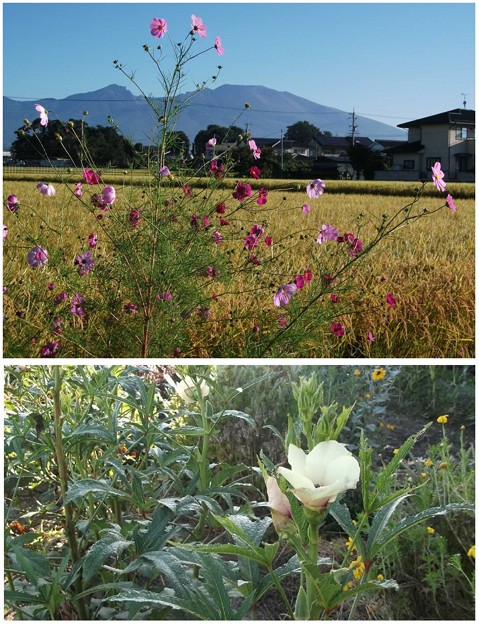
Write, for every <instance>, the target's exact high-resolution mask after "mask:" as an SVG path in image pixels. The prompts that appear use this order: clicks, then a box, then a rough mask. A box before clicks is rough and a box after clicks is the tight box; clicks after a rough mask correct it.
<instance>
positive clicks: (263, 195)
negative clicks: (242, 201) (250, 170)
mask: <svg viewBox="0 0 479 624" xmlns="http://www.w3.org/2000/svg"><path fill="white" fill-rule="evenodd" d="M267 201H268V191H267V190H266V189H264V188H260V189H259V191H258V199H257V200H256V203H257V204H258V206H264V204H266V202H267Z"/></svg>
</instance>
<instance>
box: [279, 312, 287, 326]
mask: <svg viewBox="0 0 479 624" xmlns="http://www.w3.org/2000/svg"><path fill="white" fill-rule="evenodd" d="M287 324H288V319H287V318H286V317H285V316H283V315H282V314H281V315H280V316H278V325H279V326H280V327H286V325H287Z"/></svg>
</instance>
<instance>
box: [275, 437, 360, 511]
mask: <svg viewBox="0 0 479 624" xmlns="http://www.w3.org/2000/svg"><path fill="white" fill-rule="evenodd" d="M288 462H289V465H290V466H291V469H289V468H279V469H278V472H279V474H281V475H283V477H284V478H285V479H286V480H287V481H288V482H289V483H290V484H291V485H292V486H293V490H292V492H293V494H294V495H295V496H296V498H298V499H299V500H300V501H301V502H302V503H303V504H304V505H306V506H307V507H312V508H315V509H317V508H321V507H326V505H327V504H328V503H332V502H333V501H335V500H336V496H337V495H338V494H340V493H341V492H344V491H345V490H351V489H354V488H355V487H356V484H357V482H358V480H359V463H358V460H357V459H356V458H355V457H353V455H352V454H351V453H350V452H349V451H348V449H347V448H346V447H345V446H344V444H340V443H339V442H336V440H327V441H326V442H320V443H319V444H317V445H316V446H315V447H314V448H313V450H312V451H311V452H310V453H309V455H306V453H305V452H304V451H303V450H302V449H300V448H298V447H297V446H295V445H294V444H290V445H289V449H288Z"/></svg>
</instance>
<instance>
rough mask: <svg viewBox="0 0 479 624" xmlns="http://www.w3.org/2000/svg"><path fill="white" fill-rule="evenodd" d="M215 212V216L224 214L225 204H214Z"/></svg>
mask: <svg viewBox="0 0 479 624" xmlns="http://www.w3.org/2000/svg"><path fill="white" fill-rule="evenodd" d="M215 212H216V213H217V214H224V213H225V212H226V204H216V208H215Z"/></svg>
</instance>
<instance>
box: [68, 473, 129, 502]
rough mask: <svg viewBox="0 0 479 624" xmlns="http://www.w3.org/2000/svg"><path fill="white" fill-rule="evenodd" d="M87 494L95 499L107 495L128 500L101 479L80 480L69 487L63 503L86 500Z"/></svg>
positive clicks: (123, 494)
mask: <svg viewBox="0 0 479 624" xmlns="http://www.w3.org/2000/svg"><path fill="white" fill-rule="evenodd" d="M88 494H93V495H94V496H95V497H101V496H105V495H106V494H107V495H108V496H118V497H123V498H128V497H127V495H126V494H125V493H124V492H122V491H120V490H117V489H116V488H114V487H112V486H111V483H110V482H109V481H105V480H103V479H99V480H95V479H81V480H80V481H76V482H75V483H73V484H72V485H70V487H69V489H68V492H67V495H66V497H65V503H74V502H76V501H77V500H78V499H84V498H86V496H87V495H88Z"/></svg>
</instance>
